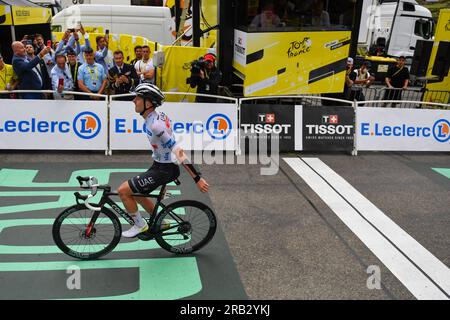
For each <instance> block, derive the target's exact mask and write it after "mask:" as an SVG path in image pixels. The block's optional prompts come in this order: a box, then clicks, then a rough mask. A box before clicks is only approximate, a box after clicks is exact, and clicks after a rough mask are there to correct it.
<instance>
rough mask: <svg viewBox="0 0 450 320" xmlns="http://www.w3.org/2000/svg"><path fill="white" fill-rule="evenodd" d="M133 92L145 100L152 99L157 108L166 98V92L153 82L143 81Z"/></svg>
mask: <svg viewBox="0 0 450 320" xmlns="http://www.w3.org/2000/svg"><path fill="white" fill-rule="evenodd" d="M133 93H134V94H135V95H137V96H138V97H141V98H143V99H144V100H147V99H148V100H150V101H151V102H152V104H153V106H154V107H155V108H157V107H159V106H160V105H161V104H162V103H163V102H164V99H165V98H166V97H165V96H164V93H162V91H161V90H160V89H159V88H158V87H157V86H155V85H154V84H151V83H141V84H140V85H138V86H137V87H136V88H135V89H134V91H133Z"/></svg>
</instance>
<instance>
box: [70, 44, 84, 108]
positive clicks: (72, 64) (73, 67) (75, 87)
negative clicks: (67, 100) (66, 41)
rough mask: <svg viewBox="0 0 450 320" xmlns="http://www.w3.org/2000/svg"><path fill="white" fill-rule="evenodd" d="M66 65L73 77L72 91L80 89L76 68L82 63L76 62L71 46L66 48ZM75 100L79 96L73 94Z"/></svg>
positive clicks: (75, 55) (78, 98)
mask: <svg viewBox="0 0 450 320" xmlns="http://www.w3.org/2000/svg"><path fill="white" fill-rule="evenodd" d="M67 60H68V62H67V66H68V67H69V70H70V76H71V77H72V79H73V91H80V87H79V86H78V81H77V79H78V69H79V68H80V66H81V65H82V63H80V62H78V60H77V54H76V52H75V50H73V49H72V48H68V49H67ZM75 100H80V96H78V95H75Z"/></svg>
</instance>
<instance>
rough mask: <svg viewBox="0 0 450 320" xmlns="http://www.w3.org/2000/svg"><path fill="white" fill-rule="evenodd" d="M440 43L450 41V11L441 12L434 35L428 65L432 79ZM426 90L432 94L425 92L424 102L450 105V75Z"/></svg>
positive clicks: (428, 74)
mask: <svg viewBox="0 0 450 320" xmlns="http://www.w3.org/2000/svg"><path fill="white" fill-rule="evenodd" d="M440 41H450V9H445V10H444V9H443V10H441V11H440V14H439V20H438V23H437V25H436V32H435V35H434V46H433V51H432V52H431V58H430V63H429V65H428V71H427V76H429V77H431V76H432V74H431V72H432V71H433V66H434V61H435V59H436V54H437V51H438V48H439V42H440ZM426 88H427V89H428V90H432V92H427V91H425V93H424V95H423V101H425V102H436V103H450V92H449V91H450V74H447V76H445V77H444V79H443V80H442V81H440V82H435V83H428V84H427V86H426ZM433 91H434V92H433Z"/></svg>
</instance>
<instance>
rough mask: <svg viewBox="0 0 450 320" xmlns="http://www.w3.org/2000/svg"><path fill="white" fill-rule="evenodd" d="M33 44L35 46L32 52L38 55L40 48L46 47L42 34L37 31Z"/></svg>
mask: <svg viewBox="0 0 450 320" xmlns="http://www.w3.org/2000/svg"><path fill="white" fill-rule="evenodd" d="M33 46H34V47H35V48H36V50H35V52H34V54H35V55H38V54H39V53H40V52H41V51H42V49H44V48H45V47H46V46H45V42H44V37H43V36H42V34H39V33H37V34H36V35H35V37H34V43H33Z"/></svg>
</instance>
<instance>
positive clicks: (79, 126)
mask: <svg viewBox="0 0 450 320" xmlns="http://www.w3.org/2000/svg"><path fill="white" fill-rule="evenodd" d="M2 120H3V119H0V133H2V132H8V133H15V132H20V133H50V134H58V133H70V128H71V123H70V122H69V121H57V120H51V121H50V120H39V119H36V118H31V119H26V120H25V119H24V120H3V121H2ZM72 129H73V131H74V133H75V134H76V135H77V136H78V137H80V138H81V139H92V138H94V137H96V136H97V135H98V134H99V132H100V130H101V121H100V118H99V117H98V116H97V115H96V114H94V113H92V112H89V111H86V112H81V113H79V114H78V115H76V116H75V118H74V120H73V122H72Z"/></svg>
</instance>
